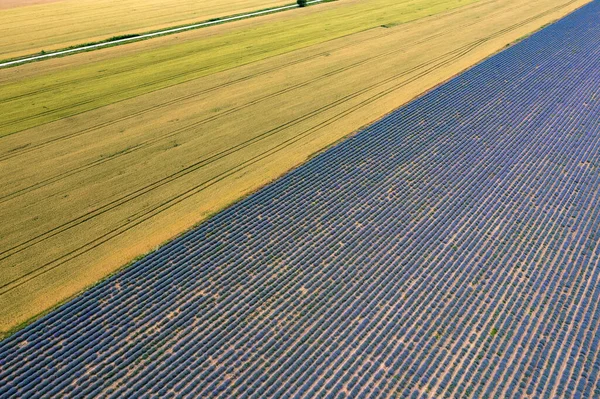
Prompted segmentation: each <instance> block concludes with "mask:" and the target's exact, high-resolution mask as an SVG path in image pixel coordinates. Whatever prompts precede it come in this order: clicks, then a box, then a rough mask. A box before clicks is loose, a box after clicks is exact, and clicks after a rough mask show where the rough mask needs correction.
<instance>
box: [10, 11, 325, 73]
mask: <svg viewBox="0 0 600 399" xmlns="http://www.w3.org/2000/svg"><path fill="white" fill-rule="evenodd" d="M330 1H332V0H311V1H307V2H306V4H307V5H311V4H317V3H326V2H330ZM294 8H300V6H298V5H297V4H290V5H287V6H280V7H275V8H267V9H264V10H260V11H253V12H249V13H245V14H239V15H233V16H229V17H223V18H215V19H213V20H208V21H205V22H199V23H195V24H191V25H184V26H180V27H177V28H169V29H163V30H159V31H155V32H151V33H144V34H139V35H133V34H132V36H130V37H125V38H122V39H117V40H110V39H107V40H106V41H102V42H100V43H95V44H89V45H83V46H79V47H75V48H68V49H65V50H58V51H54V52H51V53H46V54H40V55H34V56H26V57H25V58H20V59H16V60H13V61H6V62H2V63H0V68H7V67H13V66H17V65H21V64H25V63H29V62H35V61H40V60H44V59H49V58H55V57H60V56H63V55H70V54H75V53H80V52H85V51H91V50H96V49H100V48H104V47H111V46H117V45H121V44H126V43H129V42H136V41H141V40H146V39H151V38H154V37H160V36H165V35H171V34H174V33H180V32H185V31H188V30H193V29H199V28H206V27H209V26H213V25H219V24H222V23H225V22H233V21H238V20H242V19H247V18H252V17H258V16H261V15H265V14H274V13H277V12H281V11H286V10H290V9H294ZM124 36H127V35H124Z"/></svg>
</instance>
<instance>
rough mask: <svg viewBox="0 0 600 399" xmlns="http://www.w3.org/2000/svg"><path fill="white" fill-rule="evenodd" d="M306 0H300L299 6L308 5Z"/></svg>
mask: <svg viewBox="0 0 600 399" xmlns="http://www.w3.org/2000/svg"><path fill="white" fill-rule="evenodd" d="M306 1H307V0H298V6H299V7H306Z"/></svg>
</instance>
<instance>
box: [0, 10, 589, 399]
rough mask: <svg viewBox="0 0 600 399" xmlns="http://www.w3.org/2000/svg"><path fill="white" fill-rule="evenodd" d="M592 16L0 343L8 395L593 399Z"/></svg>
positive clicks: (410, 108) (464, 81) (419, 104)
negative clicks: (556, 398)
mask: <svg viewBox="0 0 600 399" xmlns="http://www.w3.org/2000/svg"><path fill="white" fill-rule="evenodd" d="M599 99H600V3H599V2H597V1H596V2H593V3H591V4H590V5H588V6H586V7H584V8H582V9H580V10H579V11H577V12H575V13H574V14H572V15H570V16H568V17H567V18H565V19H563V20H561V21H559V22H558V23H556V24H554V25H552V26H550V27H548V28H546V29H544V30H543V31H541V32H540V33H537V34H535V35H533V36H532V37H530V38H528V39H527V40H525V41H523V42H522V43H520V44H518V45H516V46H514V47H512V48H510V49H508V50H506V51H504V52H503V53H501V54H498V55H496V56H494V57H492V58H491V59H489V60H487V61H485V62H484V63H482V64H480V65H478V66H477V67H475V68H473V69H471V70H470V71H468V72H465V73H464V74H462V75H460V76H459V77H457V78H455V79H453V80H452V81H450V82H449V83H447V84H445V85H443V86H442V87H440V88H438V89H436V90H435V91H433V92H431V93H429V94H427V95H425V96H423V97H422V98H420V99H418V100H416V101H414V102H412V103H411V104H409V105H407V106H406V107H404V108H402V109H399V110H398V111H396V112H394V113H393V114H391V115H389V116H388V117H386V118H385V119H383V120H382V121H380V122H378V123H376V124H374V125H372V126H371V127H369V128H367V129H366V130H364V131H362V132H361V133H359V134H358V135H356V136H355V137H353V138H351V139H349V140H347V141H346V142H344V143H342V144H341V145H338V146H336V147H334V148H332V149H331V150H329V151H327V152H325V153H324V154H322V155H320V156H318V157H316V158H315V159H313V160H312V161H310V162H309V163H307V164H306V165H304V166H302V167H301V168H298V169H297V170H295V171H293V172H292V173H290V174H288V175H287V176H285V177H284V178H282V179H280V180H279V181H278V182H276V183H274V184H272V185H270V186H269V187H266V188H265V189H263V190H261V191H260V192H258V193H256V194H255V195H253V196H251V197H249V198H248V199H247V200H245V201H242V202H240V203H239V204H237V205H235V206H233V207H231V208H230V209H228V210H227V211H225V212H222V213H221V214H219V215H217V216H216V217H214V218H213V219H211V220H209V221H208V222H206V223H204V224H203V225H201V226H200V227H199V228H197V229H195V230H193V231H191V232H189V233H188V234H186V235H185V236H184V237H182V238H180V239H178V240H175V241H174V242H172V243H171V244H169V245H167V246H166V247H164V248H162V249H161V250H159V251H157V252H156V253H154V254H152V255H150V256H148V257H147V258H145V259H144V260H142V261H140V262H138V263H136V264H135V265H133V266H132V267H130V268H129V269H127V270H126V271H124V272H123V273H120V274H118V275H117V276H115V277H113V278H111V279H109V280H108V281H106V282H104V283H102V284H100V285H99V286H97V287H95V288H94V289H92V290H90V291H89V292H87V293H85V294H84V295H82V296H81V297H79V298H77V299H75V300H73V301H71V302H70V303H68V304H66V305H64V306H62V307H61V308H60V309H58V310H57V311H54V312H52V313H51V314H49V315H47V316H46V317H44V318H42V319H41V320H39V321H38V322H36V323H34V324H32V325H31V326H29V327H28V328H26V329H24V330H22V331H20V332H19V333H17V334H15V335H14V336H12V337H10V338H9V339H7V340H5V341H4V342H2V343H0V381H2V384H0V397H2V398H4V397H7V398H8V397H22V398H28V397H92V396H102V397H112V398H116V397H186V396H189V397H203V398H233V397H235V398H392V397H398V398H400V397H405V398H415V399H416V398H442V397H457V398H458V397H460V398H463V397H474V398H475V397H476V398H479V397H481V398H492V397H501V398H521V397H526V396H529V397H539V398H554V397H561V398H563V397H568V398H590V397H597V396H600V379H599V378H600V377H599V372H600V346H599V345H600V333H599V330H598V328H599V323H600V309H599V308H598V307H599V306H600V298H599V296H600V284H599V283H600V275H599V273H600V267H599V259H600V246H599V245H598V237H599V231H598V229H599V224H600V204H599V202H600V173H599V169H598V168H599V166H600V156H599V154H600V103H599Z"/></svg>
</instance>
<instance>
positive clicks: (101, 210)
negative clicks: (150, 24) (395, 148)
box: [0, 1, 574, 296]
mask: <svg viewBox="0 0 600 399" xmlns="http://www.w3.org/2000/svg"><path fill="white" fill-rule="evenodd" d="M572 3H574V1H570V2H568V3H566V4H564V5H561V6H557V7H555V8H553V9H551V10H547V11H545V12H543V13H539V14H537V15H535V16H532V17H530V18H528V19H526V20H524V21H521V22H520V23H518V24H514V25H512V26H510V27H508V28H505V29H502V30H500V31H498V32H495V33H494V34H492V35H489V36H487V37H485V38H482V39H479V40H477V41H474V42H472V43H469V44H467V45H465V46H462V47H460V48H458V49H456V50H453V51H451V52H448V53H446V54H444V55H442V56H439V57H436V58H435V59H433V60H432V61H429V62H427V63H424V64H422V65H418V66H416V67H414V68H412V69H410V70H408V71H405V72H403V73H400V74H398V75H395V76H392V77H389V78H387V79H385V80H383V81H379V82H376V83H374V84H373V85H370V86H368V87H366V88H363V89H361V90H359V91H357V92H354V93H352V94H350V95H348V96H346V97H342V98H340V99H338V100H336V101H335V102H333V103H330V104H328V105H326V106H323V107H321V108H319V109H317V110H313V111H311V112H310V113H308V114H305V115H303V116H301V117H299V118H297V119H294V120H292V121H289V122H286V123H285V124H282V125H280V126H277V127H275V128H274V129H271V130H269V131H267V132H264V133H262V134H261V135H259V136H256V137H255V138H252V139H251V140H248V141H246V142H243V143H240V144H238V145H236V146H235V147H232V148H229V149H227V150H225V151H222V152H220V153H217V154H214V155H211V156H209V157H207V158H205V159H201V160H199V161H198V162H196V163H194V164H192V165H190V166H188V167H186V168H184V169H182V170H180V171H177V172H176V173H174V174H172V175H169V176H167V177H164V178H162V179H161V180H158V181H156V182H154V183H152V184H149V185H146V186H144V187H142V188H140V189H138V190H136V191H134V192H131V193H128V194H126V195H124V196H121V197H119V198H117V199H115V200H113V201H111V202H109V203H107V204H105V205H103V206H101V207H98V208H96V209H94V210H93V211H91V212H88V213H86V214H82V215H80V216H78V217H77V218H74V219H72V220H70V221H68V222H65V223H63V224H61V225H59V226H56V227H54V228H52V229H50V230H47V231H46V232H44V233H41V234H39V235H37V236H35V237H32V238H30V239H28V240H26V241H24V242H21V243H19V244H17V245H14V246H12V247H10V248H8V249H6V250H4V251H2V252H0V261H1V260H4V259H7V258H9V257H11V256H13V255H16V254H18V253H20V252H22V251H24V250H26V249H28V248H30V247H32V246H34V245H37V244H39V243H41V242H43V241H45V240H47V239H49V238H52V237H54V236H56V235H58V234H61V233H63V232H65V231H67V230H69V229H72V228H74V227H77V226H80V225H81V224H83V223H85V222H88V221H90V220H92V219H93V218H95V217H97V216H100V215H102V214H105V213H106V212H109V211H111V210H114V209H115V208H117V207H119V206H122V205H123V204H125V203H127V202H130V201H132V200H134V199H136V198H138V197H139V196H141V195H144V194H146V193H149V192H151V191H152V190H155V189H157V188H160V187H163V186H164V185H166V184H169V183H171V182H173V181H175V180H176V179H179V178H181V177H183V176H186V175H188V174H190V173H193V172H195V171H197V170H198V169H200V168H202V167H205V166H207V165H209V164H211V163H213V162H216V161H218V160H221V159H222V158H224V157H226V156H229V155H231V154H233V153H235V152H238V151H240V150H242V149H244V148H247V147H248V146H250V145H253V144H255V143H256V142H258V141H260V140H263V139H265V138H268V137H270V136H272V135H275V134H276V133H278V132H280V131H281V130H283V129H286V128H289V127H292V126H295V125H297V124H299V123H301V122H303V121H306V120H310V119H311V118H313V117H315V116H316V115H318V114H320V113H323V112H325V111H328V110H330V109H332V108H334V107H336V106H338V105H341V104H344V103H345V102H347V101H350V100H352V99H353V98H356V97H359V96H361V95H363V94H365V93H368V92H369V91H371V90H373V89H376V88H378V87H381V86H385V85H387V84H389V83H392V82H394V81H395V80H397V79H400V78H404V77H406V76H409V75H411V74H412V73H413V72H418V73H417V74H416V75H415V76H410V78H408V79H406V80H405V81H401V82H399V83H397V84H395V85H394V86H392V87H390V88H386V89H384V90H383V91H381V92H379V93H375V94H374V95H372V96H370V97H368V98H367V99H365V100H362V101H361V102H360V103H358V104H356V105H353V106H352V107H350V108H349V109H347V110H345V111H343V112H341V113H339V114H337V115H335V116H333V117H331V118H329V119H327V120H325V121H324V122H323V123H322V124H319V125H315V126H313V127H311V128H309V129H307V130H304V131H302V132H300V133H298V134H297V135H295V136H293V137H291V138H289V139H286V140H285V141H283V142H281V143H278V144H277V145H275V146H273V147H270V148H268V149H266V150H265V151H263V152H262V153H260V154H259V155H256V156H254V157H252V158H250V159H248V160H246V161H244V162H242V163H240V164H238V165H236V166H234V167H232V168H229V169H228V170H226V171H224V172H222V173H220V174H219V175H217V176H213V177H211V178H210V179H208V180H205V181H203V182H201V183H200V184H198V185H196V186H193V187H191V188H188V189H187V190H185V191H184V192H182V193H179V194H177V195H175V196H172V197H171V198H169V199H168V200H166V201H163V202H161V203H159V204H155V205H153V206H152V207H151V208H150V209H147V210H144V211H141V212H138V213H136V214H133V215H130V217H129V218H127V220H125V221H123V222H121V223H120V224H118V225H116V226H114V227H113V228H112V230H111V231H109V232H107V233H104V234H102V235H101V236H99V237H96V238H95V239H93V240H91V241H88V242H86V243H85V244H83V245H80V246H79V247H77V248H75V249H73V250H71V251H69V252H67V253H65V254H63V255H61V256H60V257H58V258H56V259H53V260H51V261H49V262H46V263H44V264H42V265H40V266H38V267H36V268H34V269H32V270H30V271H28V272H27V273H24V274H23V275H21V276H20V277H19V278H16V279H13V280H11V281H8V282H6V283H4V284H2V285H0V296H2V295H4V294H6V293H8V292H10V291H12V290H14V289H15V288H18V287H20V286H22V285H23V284H25V283H27V282H29V281H31V280H32V279H34V278H36V277H38V276H41V275H43V274H45V273H47V272H48V271H50V270H53V269H55V268H57V267H60V266H61V265H63V264H65V263H66V262H68V261H70V260H72V259H75V258H77V257H78V256H81V255H82V254H85V253H87V252H89V251H90V250H92V249H95V248H97V247H98V246H100V245H102V244H104V243H106V242H108V241H109V240H111V239H113V238H115V237H118V236H119V235H121V234H123V233H125V232H127V231H128V230H130V229H132V228H134V227H136V226H139V225H140V224H141V223H143V222H145V221H147V220H148V219H150V218H152V217H154V216H156V215H158V214H160V213H162V212H164V211H165V210H167V209H169V208H171V207H173V206H175V205H177V204H179V203H181V202H182V201H184V200H186V199H188V198H190V197H191V196H193V195H196V194H198V193H199V192H201V191H203V190H205V189H207V188H209V187H211V186H213V185H214V184H216V183H218V182H220V181H222V180H224V179H225V178H227V177H230V176H232V175H234V174H236V173H239V172H240V171H242V170H243V169H245V168H247V167H249V166H251V165H254V164H256V163H258V162H260V161H262V160H264V159H265V158H267V157H269V156H271V155H273V154H274V153H276V152H279V151H282V150H283V149H285V148H287V147H289V146H291V145H293V144H295V143H297V142H298V141H300V140H301V139H304V138H305V137H307V136H308V135H311V134H314V133H316V132H317V131H318V130H319V129H320V128H322V127H325V126H327V125H329V124H331V123H333V122H335V121H337V120H340V119H341V118H344V117H346V116H347V115H348V114H350V113H352V112H354V111H356V110H357V109H360V108H362V107H364V106H366V105H369V104H371V103H372V102H374V101H376V100H378V99H380V98H382V97H384V96H386V95H388V94H390V93H392V92H394V91H395V90H398V89H400V88H402V87H404V86H405V85H407V84H409V83H411V82H413V81H415V80H417V79H420V78H422V77H424V76H426V75H428V74H430V73H432V72H434V71H435V70H437V69H439V68H441V67H443V66H445V65H448V64H450V63H452V62H454V61H456V60H457V59H460V58H461V57H462V56H464V55H466V54H467V53H469V52H470V51H472V50H473V49H475V48H476V47H478V46H480V45H482V44H485V43H486V42H488V41H489V40H492V39H494V38H495V37H498V36H501V35H503V34H505V33H507V32H510V31H512V30H515V29H518V28H519V27H521V26H523V25H526V24H527V23H530V22H532V21H535V20H536V19H539V18H541V17H543V16H545V15H548V14H549V13H552V12H554V11H556V10H558V9H560V8H561V7H566V6H567V5H569V4H572ZM376 58H379V57H376ZM368 61H369V60H365V61H364V62H368ZM423 68H426V69H425V70H424V71H420V70H421V69H423ZM346 69H347V68H344V70H346ZM316 79H319V78H316ZM201 123H203V122H198V123H197V124H192V125H191V126H188V127H186V128H185V129H191V128H195V127H197V126H199V125H200V124H201ZM181 131H182V130H178V131H175V132H173V133H171V135H173V134H179V133H181ZM136 148H138V147H136ZM136 148H134V149H132V151H133V150H135V149H136ZM3 200H4V199H3Z"/></svg>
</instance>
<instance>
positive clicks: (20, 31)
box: [0, 0, 293, 59]
mask: <svg viewBox="0 0 600 399" xmlns="http://www.w3.org/2000/svg"><path fill="white" fill-rule="evenodd" d="M290 3H293V2H291V1H290V0H287V1H286V0H233V1H196V0H170V1H163V0H143V1H141V0H6V1H5V0H3V1H2V2H0V59H6V58H12V57H19V56H23V55H28V54H32V53H36V52H39V51H42V50H45V51H49V50H56V49H61V48H64V47H68V46H72V45H77V44H81V43H87V42H93V41H98V40H104V39H108V38H110V37H113V36H119V35H124V34H130V33H142V32H147V31H151V30H156V29H161V28H166V27H171V26H173V25H183V24H188V23H194V22H199V21H205V20H208V19H212V18H218V17H224V16H228V15H233V14H239V13H245V12H251V11H255V10H260V9H264V8H271V7H277V6H282V5H285V4H290Z"/></svg>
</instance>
